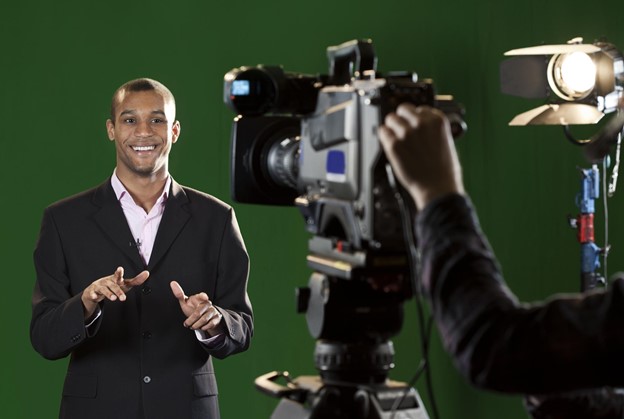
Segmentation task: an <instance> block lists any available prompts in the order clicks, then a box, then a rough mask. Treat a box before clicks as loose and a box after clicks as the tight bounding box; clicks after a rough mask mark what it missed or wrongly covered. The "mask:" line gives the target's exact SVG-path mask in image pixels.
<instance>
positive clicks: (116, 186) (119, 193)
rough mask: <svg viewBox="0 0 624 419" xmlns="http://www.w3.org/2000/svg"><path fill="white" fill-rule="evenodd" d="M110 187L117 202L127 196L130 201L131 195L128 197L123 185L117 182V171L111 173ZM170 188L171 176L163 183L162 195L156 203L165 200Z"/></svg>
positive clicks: (128, 194)
mask: <svg viewBox="0 0 624 419" xmlns="http://www.w3.org/2000/svg"><path fill="white" fill-rule="evenodd" d="M111 185H112V187H113V190H114V191H115V196H116V197H117V200H118V201H121V199H122V198H123V197H124V196H125V195H127V196H128V197H129V198H130V199H132V195H130V193H129V192H128V190H127V189H126V187H125V186H124V185H123V183H121V180H119V177H118V176H117V169H115V170H114V171H113V176H111ZM170 188H171V175H168V176H167V181H166V182H165V187H164V188H163V191H162V194H161V195H160V197H159V198H158V200H156V203H158V202H163V201H165V200H166V199H167V196H168V195H169V189H170ZM133 201H134V199H133Z"/></svg>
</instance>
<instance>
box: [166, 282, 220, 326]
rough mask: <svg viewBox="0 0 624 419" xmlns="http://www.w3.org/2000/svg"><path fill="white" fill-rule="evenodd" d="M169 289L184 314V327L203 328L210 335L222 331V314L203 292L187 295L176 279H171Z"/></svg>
mask: <svg viewBox="0 0 624 419" xmlns="http://www.w3.org/2000/svg"><path fill="white" fill-rule="evenodd" d="M170 285H171V291H173V295H174V296H175V298H177V299H178V302H179V303H180V308H181V309H182V312H183V313H184V315H185V316H186V320H184V327H188V328H190V329H193V330H203V331H204V332H206V333H208V334H209V335H210V336H214V335H217V334H219V333H221V332H222V328H221V319H222V318H223V315H222V314H221V313H219V310H217V309H216V308H215V306H213V305H212V302H211V301H210V298H208V295H207V294H206V293H205V292H200V293H199V294H195V295H191V296H190V297H187V296H186V295H185V294H184V290H183V289H182V287H181V286H180V284H179V283H177V282H176V281H171V284H170Z"/></svg>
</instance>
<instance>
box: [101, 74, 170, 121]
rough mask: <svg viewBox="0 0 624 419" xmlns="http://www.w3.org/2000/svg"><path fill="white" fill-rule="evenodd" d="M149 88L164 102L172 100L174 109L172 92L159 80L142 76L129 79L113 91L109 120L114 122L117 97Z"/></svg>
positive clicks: (148, 89)
mask: <svg viewBox="0 0 624 419" xmlns="http://www.w3.org/2000/svg"><path fill="white" fill-rule="evenodd" d="M150 90H155V91H157V92H159V93H160V94H161V95H162V96H163V97H164V98H165V101H166V102H172V103H173V108H174V110H175V98H174V97H173V93H171V91H170V90H169V89H168V88H167V86H165V85H164V84H162V83H161V82H159V81H156V80H153V79H149V78H147V77H142V78H139V79H134V80H130V81H129V82H126V83H124V84H122V85H121V86H120V87H119V88H118V89H117V90H115V93H114V94H113V99H112V100H111V108H110V120H111V122H112V123H113V124H115V111H116V108H117V104H118V103H119V102H120V100H119V97H120V96H121V95H123V94H125V93H126V92H146V91H150Z"/></svg>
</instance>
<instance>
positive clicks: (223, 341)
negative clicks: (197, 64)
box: [31, 79, 253, 419]
mask: <svg viewBox="0 0 624 419" xmlns="http://www.w3.org/2000/svg"><path fill="white" fill-rule="evenodd" d="M106 126H107V131H108V136H109V138H110V140H111V141H113V142H114V143H115V147H116V156H117V159H116V160H117V165H116V168H115V171H114V173H113V175H112V177H111V178H110V179H109V180H107V181H106V182H105V183H104V184H102V185H100V186H98V187H96V188H94V189H92V190H89V191H86V192H83V193H81V194H79V195H76V196H74V197H70V198H67V199H65V200H62V201H60V202H57V203H55V204H53V205H52V206H50V207H49V208H47V209H46V210H45V213H44V216H43V221H42V226H41V233H40V236H39V240H38V242H37V246H36V249H35V253H34V260H35V267H36V271H37V281H36V284H35V288H34V292H33V314H32V321H31V341H32V344H33V347H34V348H35V349H36V350H37V351H38V352H39V353H40V354H41V355H42V356H44V357H45V358H48V359H58V358H63V357H66V356H68V355H70V356H71V359H70V362H69V367H68V371H67V376H66V378H65V384H64V387H63V397H62V402H61V411H60V417H61V418H80V419H84V418H91V419H93V418H102V419H105V418H106V419H110V418H141V419H143V418H145V419H147V418H149V419H152V418H163V419H165V418H167V419H171V418H212V419H214V418H219V408H218V403H217V385H216V380H215V377H214V371H213V366H212V361H211V358H212V357H213V356H214V357H217V358H224V357H226V356H228V355H231V354H234V353H237V352H241V351H244V350H246V349H247V348H248V346H249V342H250V339H251V336H252V334H253V319H252V309H251V304H250V301H249V298H248V296H247V278H248V271H249V258H248V255H247V252H246V249H245V245H244V243H243V239H242V237H241V234H240V231H239V228H238V224H237V222H236V218H235V215H234V211H233V209H232V208H231V207H229V206H228V205H226V204H225V203H223V202H221V201H219V200H217V199H216V198H214V197H212V196H210V195H207V194H204V193H202V192H199V191H196V190H193V189H190V188H187V187H184V186H181V185H179V184H178V183H176V182H175V181H174V180H173V179H172V178H171V176H170V175H169V171H168V160H169V153H170V151H171V147H172V145H173V144H174V143H175V142H176V141H177V139H178V137H179V135H180V123H179V122H178V121H176V119H175V101H174V98H173V95H172V94H171V92H170V91H169V90H168V89H167V88H166V87H165V86H164V85H162V84H161V83H159V82H157V81H154V80H151V79H138V80H133V81H130V82H128V83H126V84H124V85H123V86H121V87H120V88H119V89H118V90H117V91H116V92H115V94H114V96H113V101H112V106H111V118H110V119H109V120H108V121H107V122H106ZM187 295H188V296H187Z"/></svg>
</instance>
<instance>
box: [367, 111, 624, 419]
mask: <svg viewBox="0 0 624 419" xmlns="http://www.w3.org/2000/svg"><path fill="white" fill-rule="evenodd" d="M379 137H380V141H381V144H382V146H383V148H384V149H385V153H386V155H387V157H388V160H389V161H390V163H391V164H392V166H393V168H394V171H395V174H396V176H397V177H398V179H399V180H400V182H401V183H402V184H403V185H404V186H405V188H406V189H407V191H408V192H409V193H410V195H411V196H412V198H413V200H414V202H415V204H416V206H417V208H418V210H419V214H418V215H417V227H416V234H417V236H418V243H419V248H420V252H421V254H422V258H421V261H422V265H421V275H420V276H421V281H422V286H423V289H424V293H425V295H426V297H427V298H428V299H429V301H430V304H431V307H432V311H433V315H434V318H435V320H436V323H437V326H438V329H439V331H440V335H441V339H442V340H443V343H444V346H445V348H446V350H447V351H448V352H449V353H450V354H451V355H452V357H453V358H454V361H455V364H456V366H457V368H458V369H459V370H460V371H461V373H462V374H463V375H464V376H465V377H467V378H468V379H469V380H470V382H471V383H473V384H474V385H476V386H478V387H481V388H485V389H489V390H495V391H500V392H505V393H518V394H531V395H536V396H530V397H528V398H527V403H528V407H529V409H530V410H531V412H532V414H533V415H534V416H535V417H568V418H574V417H579V418H580V417H584V418H588V417H601V418H602V417H604V418H606V417H622V414H623V409H622V406H623V404H624V403H622V400H624V398H623V397H622V395H621V393H619V392H618V390H615V389H613V387H621V386H623V385H624V362H623V361H622V354H623V353H624V327H623V323H624V281H622V279H616V280H615V281H613V282H612V284H611V285H610V287H609V289H608V290H600V291H593V292H587V293H583V294H574V295H558V296H554V297H552V298H550V299H548V300H547V301H544V302H541V303H535V304H524V303H521V302H519V301H518V299H517V298H516V297H515V296H514V294H513V293H512V292H511V291H510V290H509V289H508V287H507V286H506V284H505V282H504V280H503V278H502V274H501V271H500V269H499V266H498V262H497V260H496V258H495V256H494V253H493V252H492V250H491V249H490V246H489V244H488V242H487V239H486V237H485V235H484V234H483V232H482V231H481V228H480V226H479V222H478V219H477V215H476V212H475V210H474V208H473V205H472V203H471V201H470V199H469V198H468V197H467V195H466V193H465V191H464V185H463V181H462V174H461V167H460V163H459V159H458V157H457V153H456V150H455V146H454V144H453V139H452V137H451V134H450V128H449V123H448V120H447V119H446V117H445V116H444V114H442V113H441V112H440V111H438V110H435V109H431V108H428V107H414V106H412V105H409V104H403V105H401V106H399V108H398V109H397V111H396V112H395V113H391V114H389V115H388V116H387V117H386V119H385V125H383V126H381V127H380V128H379Z"/></svg>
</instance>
